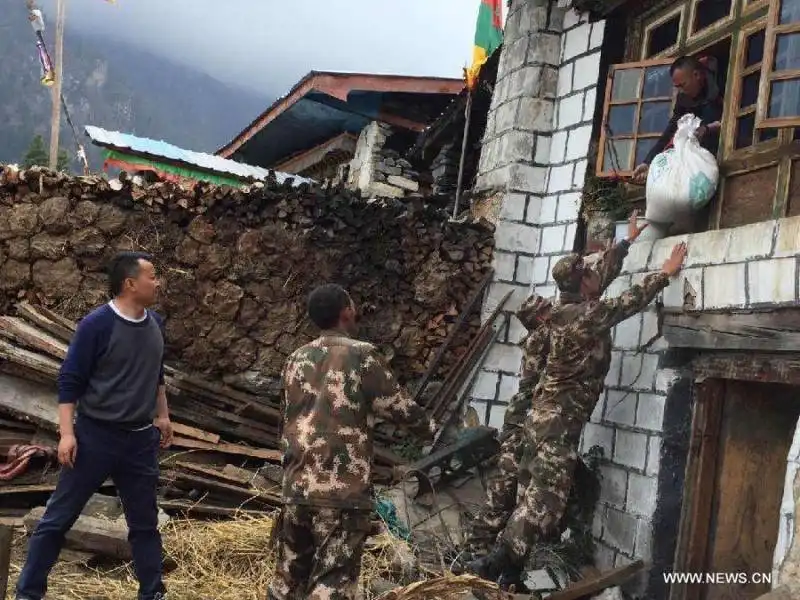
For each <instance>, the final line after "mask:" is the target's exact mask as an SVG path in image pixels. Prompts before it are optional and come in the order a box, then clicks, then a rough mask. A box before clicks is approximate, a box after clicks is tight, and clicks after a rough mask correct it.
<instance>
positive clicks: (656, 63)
mask: <svg viewBox="0 0 800 600" xmlns="http://www.w3.org/2000/svg"><path fill="white" fill-rule="evenodd" d="M674 60H675V59H674V58H671V57H670V58H654V59H648V60H641V61H638V62H628V63H619V64H616V65H611V66H610V67H609V69H608V76H607V78H606V93H605V98H604V99H603V121H602V124H601V128H600V141H599V143H598V150H597V164H596V165H595V169H596V173H597V177H599V178H614V177H629V176H631V175H632V174H633V169H635V168H636V165H635V164H634V165H633V168H632V169H629V170H620V171H604V170H603V164H604V163H605V157H606V150H607V147H608V146H609V142H610V141H611V140H613V139H631V140H633V147H632V148H631V153H632V154H633V157H634V161H633V162H634V163H635V162H636V160H635V157H636V142H637V141H638V140H639V139H653V138H655V139H657V138H658V137H660V136H661V134H660V133H659V134H658V135H653V134H650V135H643V136H640V135H638V132H637V133H634V134H633V135H631V136H621V137H617V138H611V139H609V137H608V135H607V130H606V125H607V123H608V119H609V117H610V116H611V107H612V106H617V105H625V104H633V102H632V101H627V102H613V101H612V100H611V94H612V93H613V89H614V74H615V73H616V72H617V71H624V70H628V69H647V68H648V67H662V66H665V65H671V64H672V63H673V61H674ZM643 85H644V77H642V78H641V82H640V85H639V90H638V94H637V97H638V100H637V101H636V117H635V121H634V122H635V124H636V127H637V128H638V125H639V118H640V117H641V110H642V104H643V103H644V102H643V99H642V86H643ZM675 97H676V94H675V93H674V91H673V93H672V96H671V97H670V100H671V102H672V106H671V107H670V113H671V112H672V108H674V105H675ZM665 100H666V97H664V98H648V99H647V101H648V102H657V101H662V102H663V101H665Z"/></svg>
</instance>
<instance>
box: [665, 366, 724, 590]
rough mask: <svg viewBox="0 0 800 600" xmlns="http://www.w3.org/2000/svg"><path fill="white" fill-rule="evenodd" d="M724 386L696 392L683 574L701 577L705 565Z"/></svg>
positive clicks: (706, 385)
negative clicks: (699, 575) (684, 571)
mask: <svg viewBox="0 0 800 600" xmlns="http://www.w3.org/2000/svg"><path fill="white" fill-rule="evenodd" d="M724 385H725V384H724V382H722V381H720V380H710V381H707V382H705V383H703V384H701V385H698V386H697V388H696V392H697V403H698V404H699V405H700V406H699V408H700V411H699V414H698V419H697V420H696V422H695V423H694V429H693V431H692V441H691V444H692V445H693V446H694V448H696V455H695V456H694V457H693V459H694V464H693V465H692V470H693V474H694V477H693V478H692V479H691V480H687V482H686V487H687V488H688V491H689V492H690V493H689V498H687V500H688V503H687V504H686V506H685V508H684V512H685V515H686V516H685V523H684V526H685V533H686V535H685V537H684V540H685V541H684V542H683V543H684V550H685V552H684V558H685V568H684V569H683V570H686V571H690V572H697V573H701V572H702V571H703V566H704V565H705V559H706V551H707V548H708V532H709V528H710V527H711V525H710V520H711V513H712V508H713V502H714V489H715V485H714V482H715V481H716V473H717V452H718V450H719V432H720V423H721V420H722V406H723V403H724V389H725V387H724ZM695 569H696V570H695ZM679 586H683V587H682V589H683V592H684V593H687V594H688V595H686V596H685V597H686V598H693V597H694V596H693V595H691V594H689V592H692V593H694V592H693V591H692V590H691V589H690V588H688V587H687V586H686V584H679ZM673 587H675V586H673ZM676 589H677V588H676ZM682 597H683V596H682Z"/></svg>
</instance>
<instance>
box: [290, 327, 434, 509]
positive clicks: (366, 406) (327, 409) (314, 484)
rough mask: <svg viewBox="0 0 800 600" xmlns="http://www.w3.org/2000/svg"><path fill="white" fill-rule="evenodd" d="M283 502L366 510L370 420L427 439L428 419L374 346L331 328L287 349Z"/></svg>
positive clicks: (430, 430)
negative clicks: (290, 350)
mask: <svg viewBox="0 0 800 600" xmlns="http://www.w3.org/2000/svg"><path fill="white" fill-rule="evenodd" d="M283 388H284V409H283V434H282V440H281V442H282V446H283V453H284V454H283V469H284V474H283V500H284V502H286V503H288V504H308V505H314V506H319V507H336V508H342V507H345V508H359V509H361V508H363V509H370V508H372V500H371V485H372V484H371V479H372V458H373V429H374V425H375V420H376V418H381V419H384V420H386V421H391V422H393V423H396V424H398V425H405V426H407V427H408V428H409V429H410V430H412V431H414V432H415V433H418V434H420V435H422V436H424V437H425V438H426V439H430V438H431V437H432V434H433V430H434V424H433V422H432V421H430V420H429V419H428V416H427V415H426V413H425V411H424V410H423V409H422V408H421V407H420V406H419V405H417V404H415V403H414V402H413V400H412V399H411V397H410V396H409V395H408V394H407V393H406V392H404V391H403V390H402V389H401V388H400V386H399V385H398V384H397V382H396V380H395V379H394V377H393V376H392V374H391V372H390V371H389V369H388V368H387V366H386V364H385V363H384V361H383V359H382V358H381V357H380V355H379V353H378V351H377V349H376V348H375V347H374V346H373V345H372V344H368V343H366V342H360V341H358V340H354V339H351V338H349V337H347V336H345V335H343V334H341V333H338V332H323V334H322V336H321V337H319V338H317V339H316V340H314V341H313V342H310V343H309V344H306V345H305V346H303V347H301V348H299V349H297V350H295V351H294V353H292V355H291V356H290V357H289V359H288V360H287V362H286V365H285V366H284V369H283Z"/></svg>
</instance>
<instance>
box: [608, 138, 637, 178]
mask: <svg viewBox="0 0 800 600" xmlns="http://www.w3.org/2000/svg"><path fill="white" fill-rule="evenodd" d="M632 149H633V140H610V141H609V142H608V143H607V144H606V148H605V152H606V153H605V156H604V157H603V171H630V170H631V169H632V168H633V166H632V165H631V150H632Z"/></svg>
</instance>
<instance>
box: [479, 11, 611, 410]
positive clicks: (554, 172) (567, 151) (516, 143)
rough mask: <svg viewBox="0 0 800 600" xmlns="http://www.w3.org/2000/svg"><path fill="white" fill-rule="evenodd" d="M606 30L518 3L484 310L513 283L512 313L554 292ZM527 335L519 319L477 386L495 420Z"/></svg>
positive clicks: (495, 129) (509, 27)
mask: <svg viewBox="0 0 800 600" xmlns="http://www.w3.org/2000/svg"><path fill="white" fill-rule="evenodd" d="M603 31H604V24H603V23H602V22H601V23H594V24H589V23H588V22H586V20H585V19H584V18H582V17H581V16H580V15H578V14H577V13H575V12H574V11H572V10H565V9H562V8H558V7H556V6H555V4H553V3H551V2H549V1H548V0H514V1H513V2H512V3H511V6H510V8H509V12H508V17H507V20H506V29H505V43H504V46H503V50H502V55H501V57H500V63H499V66H498V74H497V84H496V87H495V92H494V96H493V98H492V106H491V110H490V113H489V118H488V123H487V126H486V132H485V136H484V141H483V150H482V153H481V159H480V164H479V176H478V181H477V191H479V192H481V191H482V192H484V193H485V194H495V195H496V196H497V197H498V199H499V202H500V204H501V208H500V211H499V214H498V218H497V230H496V233H495V238H496V250H495V257H494V266H495V270H496V275H495V281H494V282H493V283H492V286H491V288H490V291H489V295H488V297H487V300H486V302H485V304H484V316H485V315H487V314H488V313H489V312H490V311H491V310H493V309H494V308H495V306H497V303H498V302H499V300H500V299H501V298H502V297H503V296H504V295H505V294H506V293H507V292H508V290H510V289H511V290H514V295H513V297H512V300H511V301H510V302H509V303H508V304H507V305H506V309H508V310H511V311H513V310H515V309H516V308H517V307H518V306H519V305H520V303H521V302H522V301H523V300H524V299H525V297H526V296H527V295H528V294H529V293H530V292H531V291H535V292H536V293H538V294H541V295H544V296H548V297H550V296H553V295H555V293H556V290H555V287H554V286H553V285H552V279H551V277H550V271H551V268H552V266H553V264H554V263H555V261H557V260H558V259H559V258H560V257H561V256H563V255H564V254H566V253H568V252H570V251H571V250H572V248H573V245H574V240H575V233H576V229H577V220H578V213H579V209H580V189H581V188H582V186H583V181H584V176H585V173H586V168H587V159H586V153H587V149H588V146H589V142H590V138H591V133H592V119H593V116H594V112H595V100H596V86H597V81H598V79H599V65H600V46H601V44H602V41H603ZM524 333H525V330H524V328H523V327H522V325H521V324H520V323H519V322H518V321H517V319H516V318H515V317H512V318H511V321H510V324H509V327H508V330H507V331H506V332H504V334H503V335H502V336H501V338H500V339H499V341H498V343H496V344H495V345H494V346H493V348H492V350H491V353H490V355H489V357H488V359H487V361H486V363H485V364H484V369H483V371H482V373H481V375H480V377H479V379H478V381H477V383H476V386H475V387H474V389H473V392H472V395H473V405H474V406H475V407H476V408H477V410H478V413H479V414H481V415H484V414H486V415H487V417H486V418H487V420H488V422H489V423H490V424H492V425H495V426H498V425H500V424H501V423H502V419H503V414H504V412H505V406H506V405H507V403H508V400H509V399H510V398H511V396H512V395H513V394H514V393H515V392H516V390H517V387H518V373H519V368H520V363H521V358H522V355H521V351H520V349H519V348H518V347H517V345H516V344H517V342H518V341H519V340H520V339H521V337H522V336H523V335H524Z"/></svg>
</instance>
